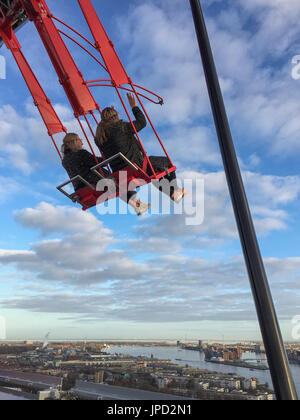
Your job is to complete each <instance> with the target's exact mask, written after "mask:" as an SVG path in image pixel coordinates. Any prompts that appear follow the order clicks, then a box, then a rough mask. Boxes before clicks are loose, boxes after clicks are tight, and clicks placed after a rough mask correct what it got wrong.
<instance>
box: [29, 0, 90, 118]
mask: <svg viewBox="0 0 300 420" xmlns="http://www.w3.org/2000/svg"><path fill="white" fill-rule="evenodd" d="M21 3H22V4H23V7H24V9H25V10H26V12H27V14H28V16H29V19H30V20H32V21H33V22H34V24H35V26H36V29H37V31H38V33H39V35H40V37H41V39H42V41H43V43H44V46H45V48H46V50H47V52H48V54H49V57H50V59H51V61H52V63H53V66H54V68H55V70H56V73H57V74H58V77H59V81H60V83H61V84H62V86H63V87H64V90H65V92H66V95H67V97H68V99H69V101H70V103H71V106H72V108H73V110H74V114H75V116H76V117H77V116H80V115H84V114H85V113H89V112H91V111H93V110H95V109H98V105H97V104H96V102H95V99H94V98H93V95H92V94H91V92H90V90H89V88H88V87H87V86H86V84H85V83H84V79H83V76H82V73H81V72H80V71H79V69H78V67H77V66H76V64H75V62H74V60H73V58H72V56H71V54H70V52H69V50H68V48H67V46H66V45H65V43H64V41H63V39H62V37H61V36H60V34H59V31H58V29H57V27H56V26H55V24H54V22H53V20H52V15H51V13H50V10H49V8H48V6H47V4H46V2H45V0H30V1H27V0H21Z"/></svg>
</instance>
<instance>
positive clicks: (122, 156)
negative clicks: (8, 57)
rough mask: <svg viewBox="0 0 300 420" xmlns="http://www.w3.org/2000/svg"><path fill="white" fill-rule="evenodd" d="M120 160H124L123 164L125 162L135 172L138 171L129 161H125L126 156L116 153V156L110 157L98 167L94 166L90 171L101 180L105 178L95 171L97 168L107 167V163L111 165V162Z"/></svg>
mask: <svg viewBox="0 0 300 420" xmlns="http://www.w3.org/2000/svg"><path fill="white" fill-rule="evenodd" d="M118 158H121V159H123V160H124V162H126V163H127V164H128V165H129V166H130V167H131V168H132V169H134V170H135V171H137V170H138V167H137V166H136V165H134V164H133V163H132V162H131V161H130V160H129V159H127V157H126V156H124V155H123V153H121V152H120V153H118V154H117V155H114V156H112V157H111V158H109V159H106V160H105V161H103V162H101V163H99V164H98V165H96V166H94V167H93V168H91V171H93V172H94V173H95V174H96V175H98V176H99V177H100V178H101V179H105V177H104V176H103V175H101V174H100V172H98V171H97V169H98V168H102V167H103V166H107V165H108V164H109V163H111V162H112V161H113V160H115V159H118Z"/></svg>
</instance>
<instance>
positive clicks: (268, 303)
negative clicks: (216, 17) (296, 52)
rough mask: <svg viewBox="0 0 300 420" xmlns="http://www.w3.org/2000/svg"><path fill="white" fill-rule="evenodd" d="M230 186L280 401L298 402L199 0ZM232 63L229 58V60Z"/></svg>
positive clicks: (195, 0) (197, 13) (195, 2)
mask: <svg viewBox="0 0 300 420" xmlns="http://www.w3.org/2000/svg"><path fill="white" fill-rule="evenodd" d="M190 3H191V8H192V12H193V17H194V22H195V27H196V33H197V37H198V42H199V47H200V52H201V56H202V61H203V66H204V72H205V77H206V81H207V86H208V90H209V96H210V100H211V105H212V110H213V114H214V119H215V125H216V129H217V133H218V138H219V143H220V147H221V152H222V157H223V162H224V167H225V172H226V176H227V182H228V185H229V190H230V194H231V199H232V202H233V208H234V212H235V217H236V221H237V225H238V230H239V234H240V239H241V243H242V248H243V252H244V257H245V260H246V265H247V269H248V274H249V278H250V283H251V288H252V292H253V295H254V300H255V304H256V310H257V314H258V319H259V323H260V328H261V332H262V336H263V340H264V344H265V349H266V353H267V358H268V363H269V367H270V371H271V376H272V380H273V385H274V390H275V392H276V395H277V399H278V400H297V393H296V389H295V385H294V381H293V378H292V375H291V372H290V368H289V364H288V359H287V355H286V352H285V348H284V344H283V340H282V336H281V332H280V327H279V323H278V319H277V316H276V312H275V307H274V303H273V300H272V296H271V292H270V288H269V284H268V280H267V276H266V272H265V268H264V264H263V260H262V256H261V253H260V249H259V245H258V241H257V237H256V233H255V229H254V225H253V221H252V217H251V213H250V209H249V204H248V201H247V197H246V193H245V189H244V184H243V180H242V176H241V172H240V168H239V164H238V161H237V156H236V152H235V148H234V144H233V140H232V136H231V131H230V127H229V122H228V118H227V114H226V110H225V105H224V101H223V97H222V93H221V89H220V85H219V80H218V75H217V71H216V67H215V63H214V58H213V54H212V50H211V46H210V42H209V37H208V33H207V29H206V25H205V20H204V16H203V12H202V9H201V5H200V1H199V0H190ZM228 59H229V60H230V57H228Z"/></svg>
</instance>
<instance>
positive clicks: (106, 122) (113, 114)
mask: <svg viewBox="0 0 300 420" xmlns="http://www.w3.org/2000/svg"><path fill="white" fill-rule="evenodd" d="M118 121H120V119H119V113H118V112H117V111H116V110H115V109H114V108H105V109H104V110H103V111H102V113H101V122H100V124H99V125H98V128H97V132H96V138H95V140H96V143H97V145H98V146H102V145H103V144H104V143H105V142H106V141H107V136H106V133H105V129H106V128H107V127H109V126H110V125H113V124H115V123H117V122H118Z"/></svg>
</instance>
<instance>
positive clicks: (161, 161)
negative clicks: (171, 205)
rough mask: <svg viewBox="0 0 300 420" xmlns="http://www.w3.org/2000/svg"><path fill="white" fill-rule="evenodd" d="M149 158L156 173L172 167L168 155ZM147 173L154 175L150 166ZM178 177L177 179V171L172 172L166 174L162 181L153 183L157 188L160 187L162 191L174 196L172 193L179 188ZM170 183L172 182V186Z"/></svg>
mask: <svg viewBox="0 0 300 420" xmlns="http://www.w3.org/2000/svg"><path fill="white" fill-rule="evenodd" d="M149 160H150V162H151V165H152V167H153V169H154V171H155V172H156V173H160V172H164V171H166V170H168V169H170V168H171V167H172V166H171V164H170V162H169V160H168V158H167V157H163V156H150V157H149ZM147 174H148V175H153V174H152V171H151V168H150V167H148V169H147ZM176 179H177V178H176V172H171V173H170V174H169V175H166V176H165V177H163V178H162V180H161V182H160V181H153V182H152V183H153V185H154V186H155V187H156V188H158V189H159V191H160V192H162V193H164V194H167V195H168V196H170V197H172V195H173V194H174V191H175V190H176V189H177V188H178V185H177V180H176ZM164 180H165V181H166V182H165V184H164ZM167 181H168V182H167ZM170 183H171V187H170Z"/></svg>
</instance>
